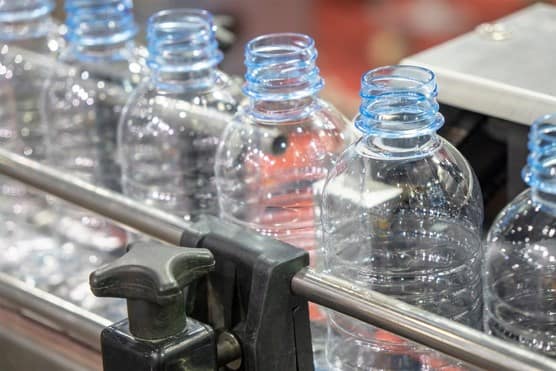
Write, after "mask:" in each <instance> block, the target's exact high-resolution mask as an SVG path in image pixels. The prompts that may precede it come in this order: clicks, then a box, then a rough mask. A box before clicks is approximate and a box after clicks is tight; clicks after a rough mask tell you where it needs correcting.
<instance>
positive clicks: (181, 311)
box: [89, 242, 215, 340]
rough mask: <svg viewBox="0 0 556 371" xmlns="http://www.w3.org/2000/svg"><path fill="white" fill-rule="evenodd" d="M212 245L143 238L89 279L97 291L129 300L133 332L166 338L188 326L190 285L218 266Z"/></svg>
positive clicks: (142, 336)
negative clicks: (175, 244) (187, 245)
mask: <svg viewBox="0 0 556 371" xmlns="http://www.w3.org/2000/svg"><path fill="white" fill-rule="evenodd" d="M214 265H215V262H214V257H213V256H212V254H211V253H210V251H208V250H207V249H191V248H184V247H172V246H169V245H164V244H162V243H158V242H140V243H136V244H134V245H132V246H131V248H130V250H129V251H128V252H127V254H125V255H124V256H122V257H121V258H119V259H117V260H115V261H114V262H112V263H110V264H107V265H105V266H103V267H101V268H99V269H97V270H96V271H94V272H93V273H91V275H90V277H89V282H90V285H91V290H92V292H93V294H95V295H96V296H101V297H116V298H126V299H127V311H128V318H129V330H130V332H131V333H132V334H133V335H134V336H135V337H138V338H142V339H148V340H153V339H161V338H165V337H168V336H172V335H175V334H177V333H179V332H181V331H183V330H185V328H186V324H187V319H186V315H185V296H184V292H186V288H187V286H188V285H189V284H190V283H192V282H193V281H195V280H196V279H198V278H200V277H202V276H204V275H206V274H207V273H209V272H210V271H212V270H213V269H214Z"/></svg>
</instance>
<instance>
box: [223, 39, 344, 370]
mask: <svg viewBox="0 0 556 371" xmlns="http://www.w3.org/2000/svg"><path fill="white" fill-rule="evenodd" d="M316 58H317V51H316V49H315V44H314V41H313V40H312V39H311V38H310V37H308V36H306V35H302V34H293V33H284V34H270V35H264V36H260V37H257V38H255V39H253V40H252V41H250V42H249V43H248V44H247V46H246V50H245V65H246V68H247V72H246V74H245V79H246V83H245V85H244V88H243V91H244V93H245V95H247V97H248V102H247V103H246V104H245V105H242V106H241V107H240V109H239V110H238V113H237V115H236V116H235V117H234V119H233V120H232V122H231V123H230V124H229V126H228V127H227V128H226V131H225V132H224V134H223V137H222V142H221V145H220V147H219V148H218V153H217V157H216V184H217V187H218V197H219V203H220V215H221V217H222V218H224V219H226V220H229V221H231V222H234V223H238V224H241V225H243V226H245V227H249V228H252V229H254V230H256V231H258V232H259V233H261V234H263V235H266V236H270V237H273V238H276V239H279V240H282V241H284V242H288V243H290V244H292V245H295V246H297V247H300V248H304V249H306V250H307V251H309V253H310V255H311V264H312V265H313V266H318V265H319V254H318V251H319V243H318V229H317V225H318V223H317V216H316V215H315V209H317V210H318V208H316V207H315V206H316V203H315V199H316V198H315V197H316V195H318V194H319V192H320V188H321V186H322V183H323V181H324V179H325V178H326V175H327V173H328V169H329V168H330V167H331V165H332V164H333V162H334V159H335V158H336V157H337V156H338V154H339V153H340V152H341V151H342V150H343V149H344V148H345V147H346V146H347V144H349V143H350V142H351V133H350V132H348V131H347V130H346V128H347V127H348V123H347V120H346V119H345V118H344V117H343V116H342V114H340V113H339V112H338V111H337V110H336V109H334V108H333V107H332V106H331V105H330V104H328V103H326V102H325V101H323V100H321V99H319V97H318V93H319V91H320V90H321V89H322V87H323V85H324V84H323V80H322V78H321V76H320V74H319V70H318V68H317V66H316ZM311 318H312V322H313V323H312V335H313V351H314V352H315V357H316V366H317V367H320V362H321V360H320V355H321V354H322V353H323V348H324V338H325V329H326V322H325V321H324V320H323V318H322V314H321V313H320V312H319V310H318V309H317V308H316V307H311Z"/></svg>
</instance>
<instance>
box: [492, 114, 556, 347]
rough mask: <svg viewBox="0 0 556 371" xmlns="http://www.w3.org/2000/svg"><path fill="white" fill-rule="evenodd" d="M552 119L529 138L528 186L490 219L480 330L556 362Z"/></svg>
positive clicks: (555, 141) (555, 119) (555, 142)
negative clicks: (482, 316) (481, 326)
mask: <svg viewBox="0 0 556 371" xmlns="http://www.w3.org/2000/svg"><path fill="white" fill-rule="evenodd" d="M555 159H556V116H554V115H547V116H544V117H541V118H539V119H538V120H537V121H536V122H535V123H534V124H533V126H532V127H531V131H530V134H529V158H528V161H527V166H526V167H525V168H524V169H523V173H522V174H523V179H524V180H525V182H526V183H527V184H528V185H529V186H530V188H529V189H527V190H525V191H524V192H522V193H521V194H520V195H518V196H517V197H516V198H515V199H514V200H513V201H512V202H510V204H508V205H507V206H506V207H505V208H504V209H503V210H502V211H501V212H500V214H498V216H497V218H496V219H495V221H494V223H493V225H492V227H491V228H490V231H489V233H488V236H487V246H486V256H485V264H484V272H483V273H484V278H483V280H484V298H485V306H484V325H485V330H486V331H487V332H488V333H489V334H491V335H494V336H497V337H500V338H502V339H505V340H508V341H513V342H517V343H520V344H522V345H525V346H528V347H530V348H532V349H534V350H537V351H539V352H543V353H545V354H546V355H548V356H550V357H555V356H556V328H555V327H554V323H555V322H556V311H555V309H556V296H555V286H554V283H555V282H556V175H555V170H556V168H555V164H556V162H555V161H554V160H555Z"/></svg>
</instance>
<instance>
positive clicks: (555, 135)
mask: <svg viewBox="0 0 556 371" xmlns="http://www.w3.org/2000/svg"><path fill="white" fill-rule="evenodd" d="M528 147H529V156H528V157H527V165H526V166H525V167H524V168H523V171H522V173H521V174H522V177H523V180H524V181H525V183H527V184H528V185H529V186H530V187H531V188H533V189H536V190H538V191H541V192H543V193H549V194H556V115H553V114H552V115H546V116H543V117H540V118H538V119H537V120H536V121H535V122H534V123H533V125H532V126H531V130H530V131H529V144H528Z"/></svg>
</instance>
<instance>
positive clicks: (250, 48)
mask: <svg viewBox="0 0 556 371" xmlns="http://www.w3.org/2000/svg"><path fill="white" fill-rule="evenodd" d="M316 59H317V50H316V48H315V42H314V41H313V39H312V38H311V37H309V36H307V35H303V34H296V33H277V34H269V35H263V36H259V37H257V38H255V39H253V40H251V41H250V42H249V43H248V44H247V46H246V48H245V66H246V69H247V72H246V74H245V80H246V83H245V85H244V88H243V91H244V93H245V94H246V95H247V96H249V97H251V98H254V99H262V100H268V101H280V100H291V99H298V98H302V97H307V96H310V95H314V94H316V93H317V92H319V91H320V90H321V89H322V88H323V86H324V82H323V80H322V78H321V77H320V74H319V69H318V68H317V66H316Z"/></svg>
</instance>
